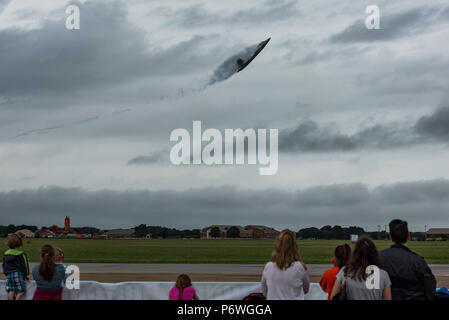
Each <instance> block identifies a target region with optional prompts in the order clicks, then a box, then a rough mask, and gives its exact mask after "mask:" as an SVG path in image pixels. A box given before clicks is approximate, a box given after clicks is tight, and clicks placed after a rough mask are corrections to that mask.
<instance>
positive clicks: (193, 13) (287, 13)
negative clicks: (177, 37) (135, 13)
mask: <svg viewBox="0 0 449 320" xmlns="http://www.w3.org/2000/svg"><path fill="white" fill-rule="evenodd" d="M236 9H238V8H236ZM160 11H161V12H162V13H164V14H165V15H166V16H168V17H169V18H170V24H173V23H175V24H178V25H179V26H182V27H189V28H191V27H202V26H209V25H214V24H230V25H233V24H264V23H274V22H280V21H283V20H286V19H288V18H290V17H293V16H298V15H299V10H298V7H297V2H296V1H279V0H278V1H266V2H265V3H263V4H261V5H259V6H256V7H253V8H250V9H245V10H235V11H234V12H233V13H231V14H226V13H224V12H212V11H209V10H207V9H205V8H204V7H203V6H201V5H195V6H191V7H188V8H185V9H182V10H171V9H160Z"/></svg>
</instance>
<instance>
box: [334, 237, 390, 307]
mask: <svg viewBox="0 0 449 320" xmlns="http://www.w3.org/2000/svg"><path fill="white" fill-rule="evenodd" d="M381 267H382V264H381V259H380V255H379V252H378V251H377V248H376V245H375V244H374V242H373V240H371V238H369V237H367V236H362V237H360V238H359V239H358V240H357V242H356V243H355V246H354V251H353V252H352V255H351V258H350V259H349V262H348V264H347V265H346V266H345V267H343V268H342V269H341V270H340V272H339V273H338V274H337V279H336V280H335V284H334V288H333V289H332V293H331V298H333V297H334V296H336V295H337V294H338V293H340V292H341V291H342V290H345V292H346V298H347V299H348V300H391V281H390V277H389V276H388V273H387V272H386V271H385V270H382V269H381Z"/></svg>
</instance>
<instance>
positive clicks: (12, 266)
mask: <svg viewBox="0 0 449 320" xmlns="http://www.w3.org/2000/svg"><path fill="white" fill-rule="evenodd" d="M6 245H7V246H8V247H9V249H8V250H6V252H5V254H4V255H3V264H2V266H3V272H4V273H5V275H6V291H7V292H8V300H14V298H15V299H16V300H20V299H21V298H22V297H23V296H24V295H25V293H26V290H27V286H26V282H25V280H26V281H28V280H29V279H28V274H29V264H28V257H27V255H26V253H25V252H23V251H22V250H20V248H21V247H22V239H21V238H20V237H19V236H18V235H17V234H15V233H13V234H10V235H8V237H7V238H6Z"/></svg>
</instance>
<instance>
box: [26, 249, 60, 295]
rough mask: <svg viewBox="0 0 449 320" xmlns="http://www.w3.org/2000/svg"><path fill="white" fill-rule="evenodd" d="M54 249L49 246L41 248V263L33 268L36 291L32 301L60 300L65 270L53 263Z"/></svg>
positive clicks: (58, 264)
mask: <svg viewBox="0 0 449 320" xmlns="http://www.w3.org/2000/svg"><path fill="white" fill-rule="evenodd" d="M55 260H56V249H55V248H54V247H53V246H52V245H49V244H46V245H44V246H43V247H42V248H41V263H40V265H39V266H35V267H34V268H33V278H34V280H35V281H36V287H37V288H36V291H35V292H34V296H33V300H61V299H62V290H63V286H62V283H63V281H64V279H65V270H64V267H63V266H62V264H60V263H55Z"/></svg>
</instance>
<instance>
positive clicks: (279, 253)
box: [261, 229, 310, 300]
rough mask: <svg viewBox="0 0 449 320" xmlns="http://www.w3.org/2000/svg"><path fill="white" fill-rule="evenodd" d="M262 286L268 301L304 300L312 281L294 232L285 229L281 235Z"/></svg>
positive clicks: (265, 271) (264, 271) (266, 268)
mask: <svg viewBox="0 0 449 320" xmlns="http://www.w3.org/2000/svg"><path fill="white" fill-rule="evenodd" d="M261 284H262V292H263V294H264V295H265V297H266V298H267V299H268V300H304V296H305V294H306V293H307V292H308V291H309V286H310V281H309V275H308V273H307V266H306V265H305V264H304V263H303V262H302V261H301V258H300V256H299V251H298V244H297V242H296V234H295V233H294V232H293V231H290V230H288V229H285V230H283V231H282V232H281V233H279V235H278V237H277V238H276V241H275V244H274V249H273V253H272V256H271V261H270V262H268V263H267V264H266V265H265V268H264V270H263V273H262V283H261Z"/></svg>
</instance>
